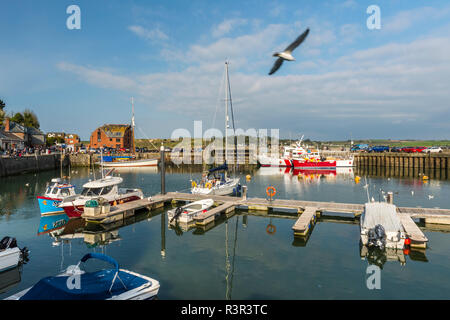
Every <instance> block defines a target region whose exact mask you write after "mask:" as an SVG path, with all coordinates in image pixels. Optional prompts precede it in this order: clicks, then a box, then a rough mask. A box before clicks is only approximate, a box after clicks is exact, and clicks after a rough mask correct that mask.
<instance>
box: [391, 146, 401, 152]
mask: <svg viewBox="0 0 450 320" xmlns="http://www.w3.org/2000/svg"><path fill="white" fill-rule="evenodd" d="M391 152H402V147H392V148H391Z"/></svg>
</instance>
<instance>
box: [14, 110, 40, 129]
mask: <svg viewBox="0 0 450 320" xmlns="http://www.w3.org/2000/svg"><path fill="white" fill-rule="evenodd" d="M11 121H13V122H15V123H18V124H20V125H22V126H25V127H32V128H36V129H39V127H40V124H39V120H38V118H37V116H36V114H35V113H34V112H33V111H31V110H29V109H25V111H24V112H23V113H20V112H17V113H15V114H14V115H12V116H11Z"/></svg>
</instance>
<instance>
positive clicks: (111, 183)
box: [81, 176, 123, 197]
mask: <svg viewBox="0 0 450 320" xmlns="http://www.w3.org/2000/svg"><path fill="white" fill-rule="evenodd" d="M122 181H123V179H122V178H120V177H111V176H107V177H105V178H103V179H101V180H96V181H90V182H88V183H85V184H84V185H83V191H81V195H82V196H86V197H92V196H105V195H107V194H110V193H118V191H119V190H118V185H119V184H120V183H122Z"/></svg>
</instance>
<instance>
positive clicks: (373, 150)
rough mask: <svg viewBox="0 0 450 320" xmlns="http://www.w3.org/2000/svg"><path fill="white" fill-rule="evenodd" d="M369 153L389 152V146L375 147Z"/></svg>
mask: <svg viewBox="0 0 450 320" xmlns="http://www.w3.org/2000/svg"><path fill="white" fill-rule="evenodd" d="M368 152H389V146H373V147H370V148H369V150H368Z"/></svg>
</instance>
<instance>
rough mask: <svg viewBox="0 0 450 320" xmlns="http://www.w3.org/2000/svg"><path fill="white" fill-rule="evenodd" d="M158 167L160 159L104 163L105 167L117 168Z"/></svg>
mask: <svg viewBox="0 0 450 320" xmlns="http://www.w3.org/2000/svg"><path fill="white" fill-rule="evenodd" d="M157 165H158V159H143V160H131V161H117V162H103V167H117V168H132V167H156V166H157Z"/></svg>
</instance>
